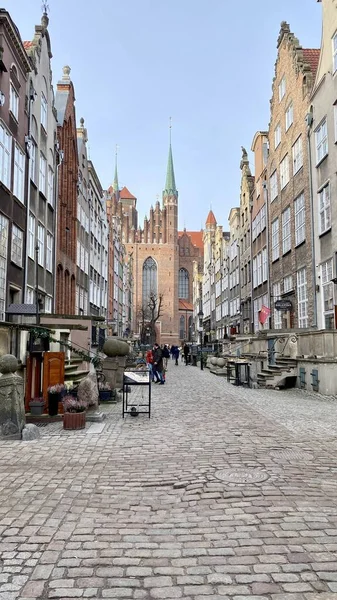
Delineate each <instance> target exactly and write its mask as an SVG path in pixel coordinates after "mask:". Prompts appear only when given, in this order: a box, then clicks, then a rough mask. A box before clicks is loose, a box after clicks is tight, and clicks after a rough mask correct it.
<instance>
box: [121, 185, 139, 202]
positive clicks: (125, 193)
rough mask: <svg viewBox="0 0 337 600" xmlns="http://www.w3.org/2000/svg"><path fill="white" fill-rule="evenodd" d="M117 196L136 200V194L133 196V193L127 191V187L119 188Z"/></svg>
mask: <svg viewBox="0 0 337 600" xmlns="http://www.w3.org/2000/svg"><path fill="white" fill-rule="evenodd" d="M119 197H120V198H122V199H124V200H130V199H131V200H137V198H136V196H134V195H133V194H131V192H129V190H128V188H127V187H125V186H124V187H123V188H122V189H121V191H120V192H119Z"/></svg>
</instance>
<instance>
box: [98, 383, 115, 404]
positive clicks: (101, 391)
mask: <svg viewBox="0 0 337 600" xmlns="http://www.w3.org/2000/svg"><path fill="white" fill-rule="evenodd" d="M98 395H99V400H100V402H108V401H109V400H111V398H112V390H111V387H110V385H109V383H107V382H102V381H100V382H99V384H98Z"/></svg>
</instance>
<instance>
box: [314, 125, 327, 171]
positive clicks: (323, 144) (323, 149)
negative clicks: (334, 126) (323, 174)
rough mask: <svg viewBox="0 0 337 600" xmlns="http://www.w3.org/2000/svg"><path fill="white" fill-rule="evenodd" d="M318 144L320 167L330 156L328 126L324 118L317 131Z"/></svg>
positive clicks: (317, 156) (317, 154) (317, 158)
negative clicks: (328, 155)
mask: <svg viewBox="0 0 337 600" xmlns="http://www.w3.org/2000/svg"><path fill="white" fill-rule="evenodd" d="M315 143H316V165H318V164H319V163H320V162H321V161H322V160H323V159H324V158H325V157H326V156H327V154H328V148H329V145H328V125H327V119H326V117H324V119H322V121H321V122H320V124H319V125H318V127H317V128H316V129H315Z"/></svg>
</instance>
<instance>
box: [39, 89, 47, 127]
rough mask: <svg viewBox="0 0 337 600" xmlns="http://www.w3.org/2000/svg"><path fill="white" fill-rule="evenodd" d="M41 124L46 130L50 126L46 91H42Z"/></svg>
mask: <svg viewBox="0 0 337 600" xmlns="http://www.w3.org/2000/svg"><path fill="white" fill-rule="evenodd" d="M41 125H42V127H43V128H44V130H45V131H47V126H48V103H47V99H46V97H45V95H44V93H43V92H42V93H41Z"/></svg>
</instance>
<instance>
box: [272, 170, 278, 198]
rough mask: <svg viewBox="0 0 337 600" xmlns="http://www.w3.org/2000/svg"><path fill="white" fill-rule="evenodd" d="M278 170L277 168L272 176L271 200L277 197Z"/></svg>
mask: <svg viewBox="0 0 337 600" xmlns="http://www.w3.org/2000/svg"><path fill="white" fill-rule="evenodd" d="M277 194H278V189H277V171H276V170H275V171H274V172H273V173H272V174H271V176H270V200H271V202H272V201H273V200H275V198H277Z"/></svg>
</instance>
